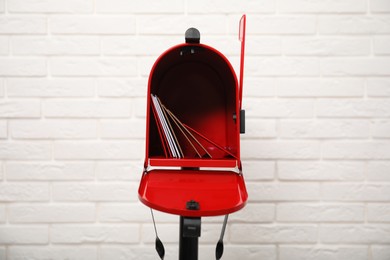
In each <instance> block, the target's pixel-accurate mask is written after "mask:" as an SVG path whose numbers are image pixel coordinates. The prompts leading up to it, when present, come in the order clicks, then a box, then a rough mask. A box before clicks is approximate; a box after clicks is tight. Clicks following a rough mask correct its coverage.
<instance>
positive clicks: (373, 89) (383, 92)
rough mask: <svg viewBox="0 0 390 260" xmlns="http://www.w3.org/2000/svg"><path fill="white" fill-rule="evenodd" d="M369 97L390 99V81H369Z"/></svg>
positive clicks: (378, 79) (372, 79) (373, 79)
mask: <svg viewBox="0 0 390 260" xmlns="http://www.w3.org/2000/svg"><path fill="white" fill-rule="evenodd" d="M366 84H367V95H368V96H371V97H390V80H389V79H386V78H377V79H375V78H371V79H367V83H366Z"/></svg>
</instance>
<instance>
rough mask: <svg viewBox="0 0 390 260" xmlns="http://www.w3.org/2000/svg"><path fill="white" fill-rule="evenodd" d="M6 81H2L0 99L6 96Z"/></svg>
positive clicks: (0, 83)
mask: <svg viewBox="0 0 390 260" xmlns="http://www.w3.org/2000/svg"><path fill="white" fill-rule="evenodd" d="M4 88H5V87H4V81H3V80H0V97H3V96H4V94H5V89H4Z"/></svg>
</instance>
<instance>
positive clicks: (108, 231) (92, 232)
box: [50, 225, 139, 244]
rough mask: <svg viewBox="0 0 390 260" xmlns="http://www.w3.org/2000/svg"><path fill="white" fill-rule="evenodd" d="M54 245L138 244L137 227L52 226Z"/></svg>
mask: <svg viewBox="0 0 390 260" xmlns="http://www.w3.org/2000/svg"><path fill="white" fill-rule="evenodd" d="M50 239H51V242H52V243H54V244H85V243H99V244H111V243H116V244H118V243H119V244H133V243H138V242H139V227H138V225H99V226H94V225H53V226H52V228H51V237H50Z"/></svg>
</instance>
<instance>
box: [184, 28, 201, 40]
mask: <svg viewBox="0 0 390 260" xmlns="http://www.w3.org/2000/svg"><path fill="white" fill-rule="evenodd" d="M185 39H186V43H199V42H200V32H199V30H198V29H196V28H189V29H187V31H186V33H185Z"/></svg>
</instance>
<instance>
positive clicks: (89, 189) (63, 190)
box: [53, 182, 138, 202]
mask: <svg viewBox="0 0 390 260" xmlns="http://www.w3.org/2000/svg"><path fill="white" fill-rule="evenodd" d="M137 187H138V185H137V184H136V183H133V182H121V183H110V182H108V183H98V184H94V183H56V184H53V200H55V201H72V202H79V201H81V202H95V201H124V202H129V201H137V194H136V191H137Z"/></svg>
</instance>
